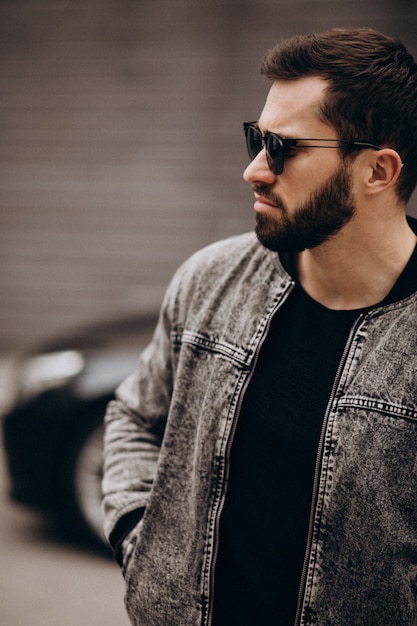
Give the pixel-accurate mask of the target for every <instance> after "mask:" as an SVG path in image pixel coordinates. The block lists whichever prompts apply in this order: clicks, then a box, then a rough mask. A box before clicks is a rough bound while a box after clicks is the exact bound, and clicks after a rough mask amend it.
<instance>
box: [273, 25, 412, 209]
mask: <svg viewBox="0 0 417 626" xmlns="http://www.w3.org/2000/svg"><path fill="white" fill-rule="evenodd" d="M261 74H263V75H264V76H267V77H268V78H269V79H271V80H278V79H282V80H294V79H296V78H302V77H306V76H320V77H322V78H324V79H325V80H328V81H329V87H328V89H327V90H326V97H325V102H324V103H323V106H322V115H323V118H324V119H325V120H326V121H327V122H330V124H332V126H333V127H334V128H335V129H336V130H337V132H338V134H339V137H340V138H341V139H345V140H348V141H353V140H358V141H369V142H372V143H375V144H377V145H380V146H384V147H390V148H393V149H395V150H396V151H397V152H398V153H399V154H400V156H401V158H402V160H403V162H404V164H405V166H404V167H403V170H402V172H401V175H400V177H399V179H398V182H397V186H396V191H397V194H398V197H399V198H400V199H401V200H402V201H404V202H407V201H408V199H409V198H410V196H411V194H412V192H413V190H414V188H415V186H416V183H417V65H416V63H415V61H414V59H413V57H412V56H411V54H410V53H409V52H408V51H407V49H406V48H405V46H404V45H403V44H402V43H401V42H400V41H399V40H397V39H394V38H393V37H389V36H387V35H383V34H382V33H379V32H377V31H375V30H372V29H369V28H334V29H332V30H329V31H327V32H325V33H313V34H310V35H299V36H296V37H293V38H291V39H287V40H285V41H283V42H282V43H279V44H277V45H276V46H275V47H274V48H272V49H271V50H269V51H268V52H267V54H266V55H265V57H264V58H263V60H262V64H261Z"/></svg>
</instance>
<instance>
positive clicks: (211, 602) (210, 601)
mask: <svg viewBox="0 0 417 626" xmlns="http://www.w3.org/2000/svg"><path fill="white" fill-rule="evenodd" d="M294 284H295V283H294V282H293V281H292V282H291V283H290V284H289V285H288V287H287V289H286V291H284V293H283V294H282V297H281V299H280V300H279V302H278V303H277V305H276V306H275V307H274V309H273V310H272V311H271V314H270V316H269V319H268V322H267V324H266V327H265V330H264V333H263V335H262V337H261V339H260V341H259V343H258V345H257V347H256V352H255V355H254V359H253V363H252V367H251V370H250V372H249V375H248V376H247V378H246V380H245V383H244V385H243V387H242V389H241V391H240V395H239V398H238V403H237V406H236V412H235V415H234V418H233V423H232V427H231V430H230V434H229V438H228V441H227V445H226V451H225V458H224V463H225V469H224V480H223V489H222V494H221V500H220V504H219V507H218V510H217V513H216V519H215V527H214V539H213V554H212V558H211V565H210V582H209V599H208V607H207V621H206V622H205V623H206V625H207V626H211V623H212V618H213V606H214V571H215V568H216V561H217V554H218V550H219V527H220V517H221V513H222V510H223V506H224V503H225V500H226V492H227V483H228V480H229V469H230V452H231V449H232V445H233V440H234V437H235V433H236V428H237V424H238V421H239V415H240V412H241V409H242V404H243V399H244V397H245V394H246V390H247V388H248V386H249V383H250V381H251V380H252V377H253V373H254V371H255V369H256V365H257V362H258V359H259V354H260V351H261V348H262V346H263V344H264V341H265V338H266V337H267V335H268V332H269V328H270V326H271V322H272V319H273V317H274V315H275V314H276V312H277V311H278V310H279V309H280V308H281V307H282V306H283V304H284V303H285V302H286V300H287V298H288V296H289V295H290V293H291V291H292V290H293V288H294Z"/></svg>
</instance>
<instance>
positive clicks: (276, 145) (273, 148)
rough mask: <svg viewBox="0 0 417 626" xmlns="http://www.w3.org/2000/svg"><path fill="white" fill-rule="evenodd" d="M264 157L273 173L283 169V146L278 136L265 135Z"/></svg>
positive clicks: (278, 172) (279, 172) (280, 172)
mask: <svg viewBox="0 0 417 626" xmlns="http://www.w3.org/2000/svg"><path fill="white" fill-rule="evenodd" d="M265 147H266V158H267V160H268V165H269V167H270V169H271V170H272V172H274V174H277V175H278V174H282V171H283V169H284V146H283V143H282V141H281V140H280V139H279V137H275V136H274V135H267V136H266V138H265Z"/></svg>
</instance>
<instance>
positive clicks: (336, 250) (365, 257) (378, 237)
mask: <svg viewBox="0 0 417 626" xmlns="http://www.w3.org/2000/svg"><path fill="white" fill-rule="evenodd" d="M353 221H354V220H353ZM353 221H352V222H351V223H350V224H348V225H347V226H345V227H344V228H343V229H342V230H341V231H340V232H339V233H337V235H335V236H333V237H332V238H330V239H329V240H328V241H327V242H325V243H324V244H322V245H321V246H318V247H317V248H312V249H311V250H304V251H303V252H301V253H299V255H298V257H297V259H296V267H297V273H298V278H299V281H300V283H301V285H302V287H303V288H304V290H305V291H306V292H307V293H308V294H309V295H310V296H311V297H312V298H313V299H314V300H316V301H317V302H320V303H321V304H322V305H323V306H326V307H327V308H329V309H336V310H351V309H359V308H363V307H367V306H372V305H374V304H377V303H378V302H381V301H382V300H383V299H384V298H385V297H386V296H387V295H388V293H389V292H390V291H391V289H392V287H393V286H394V284H395V283H396V281H397V279H398V277H399V276H400V274H401V272H402V271H403V270H404V268H405V266H406V265H407V263H408V261H409V259H410V257H411V255H412V253H413V251H414V248H415V245H416V235H415V234H414V232H413V231H412V230H411V228H410V227H409V225H408V223H407V220H406V218H405V215H402V216H401V218H398V219H396V220H394V219H393V220H390V221H389V223H387V221H383V222H380V223H379V224H377V225H376V224H373V225H372V228H371V229H370V228H367V229H358V228H357V226H356V225H355V224H354V223H353Z"/></svg>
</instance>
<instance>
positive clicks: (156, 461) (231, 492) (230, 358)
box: [103, 29, 417, 626]
mask: <svg viewBox="0 0 417 626" xmlns="http://www.w3.org/2000/svg"><path fill="white" fill-rule="evenodd" d="M262 73H263V74H264V75H266V76H267V77H268V78H269V79H271V80H272V81H273V82H272V86H271V89H270V91H269V95H268V97H267V100H266V104H265V107H264V109H263V111H262V113H261V116H260V118H259V120H258V121H257V122H250V123H247V124H245V134H246V143H247V148H248V151H249V155H250V157H251V159H252V161H251V163H250V165H249V166H248V167H247V169H246V171H245V173H244V178H245V180H246V181H247V182H248V183H249V184H250V185H251V186H252V189H253V191H254V195H255V207H254V208H255V214H256V234H257V239H256V237H255V236H254V235H253V234H245V235H241V236H238V237H235V238H231V239H229V240H227V241H223V242H219V243H216V244H213V245H211V246H209V247H208V248H206V249H204V250H202V251H200V252H198V253H197V254H195V255H194V256H193V257H192V258H191V259H190V260H189V261H187V262H186V263H185V264H184V265H183V267H182V268H180V270H179V271H178V272H177V274H176V276H175V277H174V279H173V281H172V284H171V285H170V287H169V289H168V291H167V294H166V297H165V301H164V304H163V307H162V311H161V315H160V319H159V323H158V325H157V328H156V331H155V335H154V338H153V341H152V343H151V345H150V346H149V347H148V349H147V350H146V351H145V352H144V353H143V354H142V356H141V359H140V363H139V367H138V370H137V372H136V373H135V374H134V375H133V376H132V377H130V378H129V379H128V380H127V381H125V382H124V383H123V384H122V385H121V386H120V388H119V389H118V391H117V399H116V400H115V401H114V402H113V403H111V404H110V406H109V409H108V412H107V417H106V423H107V427H106V428H107V430H106V452H105V477H104V483H103V485H104V493H105V500H104V511H105V516H106V532H107V534H108V536H109V539H110V543H111V544H112V545H113V547H114V548H115V550H116V555H117V558H118V560H119V563H120V564H121V565H122V566H123V571H124V574H125V577H126V582H127V595H126V604H127V608H128V613H129V615H130V618H131V620H132V623H133V624H137V625H141V626H162V625H167V626H168V625H169V626H174V625H178V626H200V625H205V626H209V625H214V626H226V625H227V626H246V625H250V626H258V625H260V626H263V625H268V626H269V625H277V626H278V625H279V626H287V625H293V624H297V625H298V624H302V625H304V626H305V625H308V624H317V625H319V626H330V625H331V626H347V625H353V624H354V625H355V626H357V625H364V626H365V625H366V626H372V625H375V626H376V625H378V626H381V625H384V626H388V625H389V626H393V625H396V624H401V625H412V624H413V625H415V624H417V498H416V493H417V453H416V450H417V376H416V374H417V371H416V370H417V360H416V354H417V328H416V321H417V293H416V291H417V271H416V270H417V253H416V252H415V247H416V234H415V231H416V230H417V229H416V225H415V223H414V221H413V220H411V219H407V218H406V213H405V207H406V203H407V201H408V199H409V197H410V195H411V193H412V191H413V189H414V186H415V184H416V178H417V167H416V165H417V67H416V65H415V63H414V61H413V59H412V58H411V56H410V55H409V54H408V53H407V51H406V50H405V49H404V47H403V46H402V45H401V44H400V43H399V42H398V41H396V40H393V39H391V38H389V37H386V36H384V35H382V34H379V33H377V32H374V31H372V30H367V29H335V30H332V31H329V32H327V33H324V34H319V35H311V36H303V37H296V38H293V39H290V40H288V41H285V42H283V43H282V44H279V45H278V46H276V47H275V48H273V49H272V50H271V51H269V52H268V54H267V55H266V57H265V58H264V60H263V64H262Z"/></svg>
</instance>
